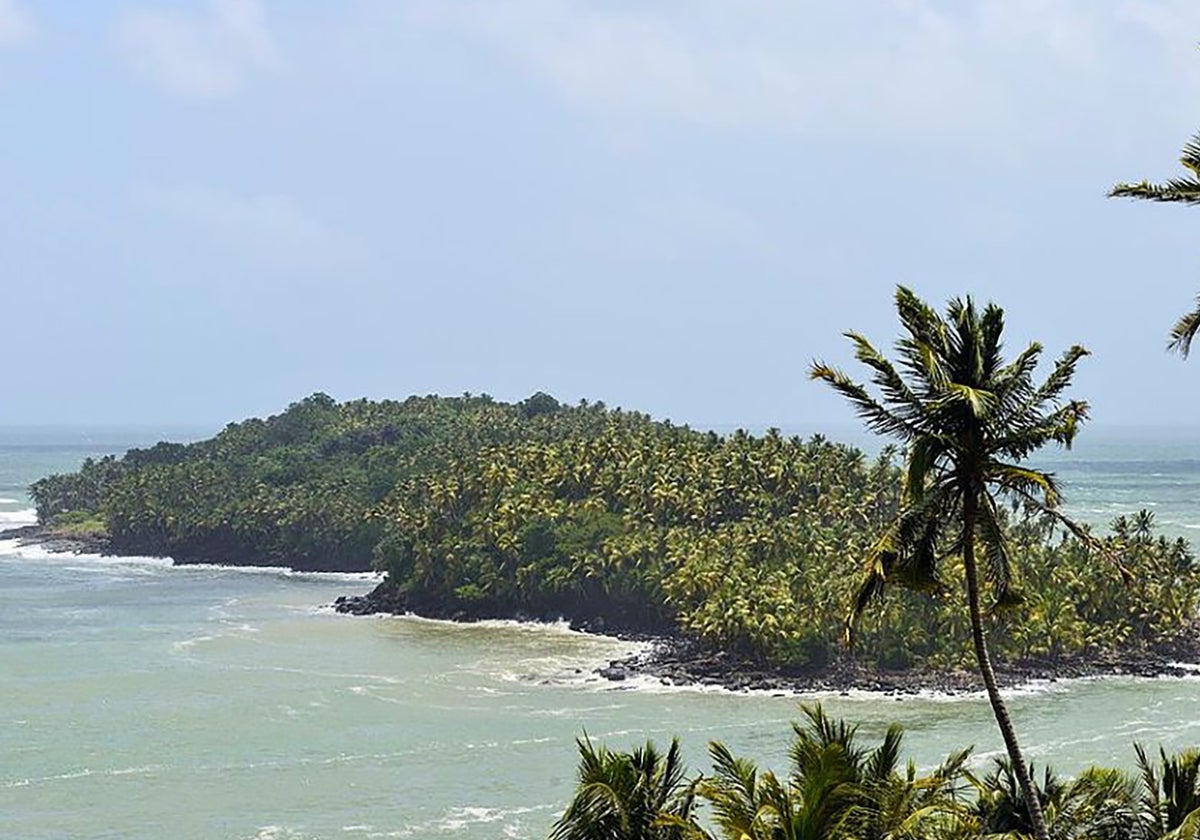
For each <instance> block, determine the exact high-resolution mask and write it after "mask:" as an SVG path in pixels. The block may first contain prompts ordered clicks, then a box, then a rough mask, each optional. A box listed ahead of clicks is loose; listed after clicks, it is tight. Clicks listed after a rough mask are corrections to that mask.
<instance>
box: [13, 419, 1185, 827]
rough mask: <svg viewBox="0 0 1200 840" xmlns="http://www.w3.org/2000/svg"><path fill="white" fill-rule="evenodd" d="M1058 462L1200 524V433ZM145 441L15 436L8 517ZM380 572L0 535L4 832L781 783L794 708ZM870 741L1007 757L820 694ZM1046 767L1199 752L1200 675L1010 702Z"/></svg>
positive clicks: (407, 812) (525, 820)
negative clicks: (576, 787)
mask: <svg viewBox="0 0 1200 840" xmlns="http://www.w3.org/2000/svg"><path fill="white" fill-rule="evenodd" d="M1089 434H1091V435H1092V438H1091V440H1088V441H1086V442H1084V443H1082V444H1081V446H1080V447H1079V448H1078V449H1077V450H1076V451H1075V452H1074V453H1070V454H1066V455H1061V454H1055V455H1054V456H1053V457H1052V458H1048V459H1046V460H1045V462H1044V464H1043V465H1044V466H1046V467H1049V468H1051V469H1054V470H1055V471H1056V472H1057V473H1058V475H1059V477H1060V478H1061V479H1062V480H1063V481H1064V482H1065V484H1066V488H1067V491H1068V495H1069V501H1070V505H1069V507H1070V509H1071V510H1072V512H1073V513H1075V514H1076V515H1079V516H1081V517H1084V518H1087V519H1090V520H1092V521H1095V522H1097V523H1104V522H1107V521H1108V520H1109V519H1111V518H1112V517H1113V516H1115V515H1117V514H1119V513H1128V512H1133V511H1136V510H1137V509H1139V508H1142V507H1145V508H1148V509H1150V510H1152V511H1154V513H1155V515H1156V517H1157V520H1158V522H1159V523H1160V524H1161V525H1162V526H1163V528H1164V530H1165V531H1166V532H1167V533H1169V534H1171V535H1172V536H1176V535H1179V536H1186V537H1190V536H1192V535H1193V534H1195V533H1196V532H1197V531H1200V433H1192V434H1190V435H1189V434H1183V433H1178V432H1171V433H1168V432H1161V431H1160V432H1151V431H1148V430H1142V431H1137V432H1134V431H1131V432H1125V433H1121V434H1115V433H1113V434H1109V435H1102V434H1101V433H1099V432H1097V433H1094V434H1093V433H1092V432H1090V431H1089ZM155 439H157V436H156V435H151V434H150V433H148V432H144V431H137V432H127V433H124V434H117V433H111V432H110V433H107V434H106V435H103V436H97V435H84V434H83V433H79V432H69V431H57V432H54V431H49V432H47V431H43V432H38V433H34V432H11V431H10V432H6V433H0V525H5V526H7V525H10V524H20V523H23V522H28V521H30V519H31V512H30V511H29V501H28V498H27V496H26V495H25V488H26V486H27V485H28V483H29V482H30V481H32V480H34V479H36V478H37V477H40V476H41V475H43V474H45V473H47V472H52V471H61V470H65V469H72V468H74V467H75V466H76V465H77V464H78V463H79V462H80V461H81V460H82V459H83V458H84V457H85V456H87V455H97V454H104V453H107V452H120V451H123V450H124V449H125V448H126V447H128V446H131V445H144V444H146V443H151V442H153V441H154V440H155ZM372 584H373V579H371V578H368V577H355V576H334V575H297V574H291V573H287V572H281V571H271V570H255V571H243V570H236V569H222V568H216V567H213V568H203V567H199V568H198V567H186V568H180V569H175V568H172V567H171V566H170V564H169V561H163V560H153V559H144V560H136V559H134V560H116V559H112V558H97V557H73V556H53V555H47V554H45V553H44V552H41V551H38V550H31V549H18V548H17V547H16V546H15V545H14V544H13V543H11V542H7V543H3V542H0V600H2V603H0V837H13V838H26V839H27V840H34V839H35V838H55V839H56V840H58V839H59V838H101V837H103V838H122V840H125V839H126V838H129V839H130V840H132V839H133V838H145V840H160V838H167V837H170V838H173V840H185V839H186V840H191V838H196V839H197V840H199V839H200V838H204V840H208V839H209V838H264V839H265V838H276V839H278V840H282V839H283V838H296V839H297V840H298V838H343V839H344V840H359V838H372V837H416V838H425V837H432V838H455V839H456V840H457V838H464V839H465V838H519V837H533V838H537V837H544V836H545V834H546V830H547V828H548V826H549V825H550V823H551V822H552V821H553V819H554V816H555V814H556V813H557V812H558V811H559V810H560V809H561V807H562V805H563V803H564V802H565V800H566V798H567V797H568V795H569V793H570V790H571V786H572V774H573V771H574V763H575V755H574V745H573V741H574V739H575V738H576V736H578V735H579V734H580V733H581V732H583V731H584V730H586V731H587V732H588V734H589V735H591V736H592V737H593V738H596V739H599V740H603V741H604V742H606V743H608V744H610V745H613V746H621V747H624V746H628V745H632V744H634V743H635V742H638V741H639V740H641V739H644V738H645V737H646V736H651V737H654V738H655V739H657V740H659V741H662V742H666V741H668V740H669V738H670V736H671V735H672V734H678V735H680V736H682V737H683V739H684V742H685V746H686V747H687V749H688V755H689V759H690V761H691V764H692V765H693V766H694V767H705V766H706V762H705V760H704V745H705V744H706V742H707V741H709V740H711V739H721V740H724V741H725V742H726V743H728V744H730V745H731V746H733V747H734V748H735V749H736V750H737V751H740V752H744V753H748V754H751V755H754V756H757V757H759V758H760V759H762V760H763V761H765V762H768V763H771V764H774V765H776V766H781V765H782V762H783V755H784V751H785V748H786V744H787V733H788V722H789V721H790V720H791V719H793V718H795V717H796V714H797V704H798V702H799V698H796V697H771V696H762V695H733V694H729V693H725V692H718V691H701V690H690V689H689V690H680V689H672V690H666V689H662V688H659V687H656V686H652V685H649V684H633V685H629V684H613V683H607V682H600V681H598V680H596V679H595V678H593V677H591V676H590V669H591V668H593V667H594V666H595V665H596V664H597V663H598V662H601V661H603V660H606V659H608V658H611V657H613V656H616V655H620V654H623V653H625V652H627V651H629V650H630V649H631V648H630V646H629V645H627V644H623V643H620V642H613V641H610V640H606V639H600V638H593V637H587V636H583V635H579V634H575V633H570V632H568V631H566V630H563V629H561V628H555V627H522V626H516V625H512V624H505V623H492V624H482V625H474V626H461V627H460V626H452V625H448V624H445V623H441V622H431V621H423V620H419V619H406V618H366V619H355V618H346V617H342V616H338V615H335V614H333V613H332V612H331V611H330V610H328V609H327V608H326V606H325V605H327V604H329V603H330V602H331V601H332V600H333V599H334V598H335V597H336V596H337V595H339V594H345V593H357V592H365V591H366V590H368V589H369V588H370V587H371V586H372ZM823 699H824V700H825V702H826V704H827V706H829V707H830V708H831V709H832V710H833V711H834V712H835V713H838V714H845V715H847V716H849V717H852V718H853V719H855V720H858V721H861V722H862V724H863V728H864V731H865V732H866V733H868V734H876V733H878V732H881V731H882V729H883V727H884V726H885V725H886V724H887V723H888V722H890V721H897V720H898V721H901V722H903V723H904V724H906V725H907V727H908V732H909V735H908V747H909V750H910V752H911V753H912V754H913V755H915V756H916V758H917V759H918V761H920V762H922V763H933V762H935V761H936V760H938V759H939V758H940V757H941V756H943V755H944V754H945V753H946V752H948V751H949V750H951V749H952V748H955V747H958V746H960V745H963V744H970V743H974V744H975V745H976V748H977V751H978V754H979V755H980V756H987V755H989V754H991V753H993V752H994V751H996V750H998V749H999V748H1000V743H999V739H998V738H997V737H996V735H995V734H994V726H993V723H992V719H991V715H990V712H989V710H988V707H987V705H986V703H985V702H983V701H982V700H980V699H971V698H966V699H964V698H955V699H946V698H935V697H930V698H907V699H903V700H895V699H890V698H878V697H871V696H868V695H861V696H849V697H827V698H823ZM1012 703H1013V712H1014V716H1015V718H1016V720H1017V723H1018V727H1019V729H1020V731H1021V733H1022V735H1023V738H1024V741H1025V742H1026V744H1027V745H1028V746H1029V748H1030V752H1031V753H1032V754H1033V755H1034V760H1035V761H1036V762H1037V763H1039V764H1040V763H1043V762H1045V761H1046V760H1050V761H1052V762H1053V763H1054V764H1055V766H1056V767H1058V768H1060V769H1061V770H1062V771H1064V772H1067V773H1070V772H1074V771H1075V770H1076V769H1078V768H1079V767H1080V766H1081V765H1083V764H1085V763H1087V762H1106V763H1113V764H1126V765H1127V764H1129V763H1130V762H1131V758H1132V751H1131V749H1130V743H1131V742H1132V741H1133V740H1135V739H1136V740H1140V741H1143V742H1146V743H1150V744H1154V743H1159V742H1161V743H1163V744H1164V745H1166V746H1167V747H1168V748H1174V747H1182V746H1184V745H1197V744H1200V680H1190V679H1188V680H1128V679H1106V680H1094V681H1076V682H1059V683H1055V684H1052V685H1042V686H1033V687H1031V688H1029V689H1027V690H1022V691H1019V692H1015V693H1014V696H1013V700H1012Z"/></svg>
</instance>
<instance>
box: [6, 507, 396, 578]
mask: <svg viewBox="0 0 1200 840" xmlns="http://www.w3.org/2000/svg"><path fill="white" fill-rule="evenodd" d="M31 513H32V511H31ZM4 516H5V514H4V513H3V512H0V523H4V522H5V520H4ZM36 521H37V519H36V516H35V517H33V519H32V521H31V522H30V523H29V524H33V522H36ZM0 555H3V556H7V557H16V558H19V559H21V560H35V561H38V562H40V563H52V564H54V565H59V566H67V567H70V568H73V569H76V570H79V571H90V570H89V569H88V568H87V567H88V566H90V567H92V569H91V570H103V569H106V568H129V567H140V568H144V569H170V570H171V572H172V574H186V573H188V572H197V573H204V574H212V573H213V572H219V573H232V574H250V575H271V576H272V577H287V578H297V579H301V580H306V579H307V580H322V581H344V582H348V583H378V582H379V581H381V580H382V579H383V575H382V573H380V572H302V571H296V570H295V569H290V568H288V567H287V566H233V565H224V564H221V563H176V562H175V561H174V560H172V559H171V558H170V557H148V556H141V555H112V554H93V553H88V552H80V553H78V554H76V553H75V552H70V551H51V550H49V549H48V548H46V547H45V546H43V545H40V544H38V543H29V544H25V545H22V544H21V540H15V539H14V540H0Z"/></svg>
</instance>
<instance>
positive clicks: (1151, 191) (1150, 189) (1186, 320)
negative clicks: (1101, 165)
mask: <svg viewBox="0 0 1200 840" xmlns="http://www.w3.org/2000/svg"><path fill="white" fill-rule="evenodd" d="M1179 162H1180V163H1181V164H1183V167H1184V168H1185V169H1187V170H1188V174H1187V175H1185V176H1184V177H1182V178H1172V179H1170V180H1169V181H1167V182H1166V183H1165V184H1151V183H1150V182H1149V181H1140V182H1139V183H1136V184H1117V185H1116V186H1115V187H1113V188H1112V189H1111V190H1109V192H1108V197H1109V198H1140V199H1144V200H1146V201H1163V202H1168V203H1171V204H1200V134H1195V135H1193V136H1192V139H1191V140H1189V141H1188V142H1187V145H1186V146H1184V147H1183V153H1182V155H1181V156H1180V158H1179ZM1197 333H1200V297H1197V298H1196V308H1195V309H1193V310H1192V311H1191V312H1188V313H1187V314H1186V315H1184V316H1183V317H1181V318H1180V319H1179V320H1178V321H1176V322H1175V326H1174V327H1173V328H1172V329H1171V341H1170V343H1169V344H1168V345H1167V346H1168V348H1170V349H1171V350H1177V351H1178V352H1179V353H1180V355H1182V356H1183V357H1184V358H1185V359H1186V358H1187V355H1188V352H1189V351H1190V350H1191V349H1192V341H1193V340H1194V339H1195V338H1196V335H1197Z"/></svg>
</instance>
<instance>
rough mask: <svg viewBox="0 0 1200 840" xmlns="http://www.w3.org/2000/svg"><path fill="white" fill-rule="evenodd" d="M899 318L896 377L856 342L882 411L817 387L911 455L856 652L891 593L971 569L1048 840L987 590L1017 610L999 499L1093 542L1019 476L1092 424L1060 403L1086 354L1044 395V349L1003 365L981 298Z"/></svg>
mask: <svg viewBox="0 0 1200 840" xmlns="http://www.w3.org/2000/svg"><path fill="white" fill-rule="evenodd" d="M896 309H897V312H898V313H899V316H900V322H901V324H902V325H903V327H904V329H905V330H906V331H907V333H908V335H907V336H906V337H905V338H902V339H901V340H900V341H898V342H897V344H896V350H897V353H898V355H899V358H900V363H899V367H897V366H896V365H894V364H893V363H892V362H891V361H889V360H888V359H887V358H885V357H884V356H883V354H882V353H880V352H879V351H878V350H876V349H875V348H874V347H873V346H872V345H871V343H870V342H869V341H868V340H867V339H866V338H864V337H863V336H861V335H859V334H857V333H853V332H851V333H847V334H846V335H847V337H848V338H849V339H850V340H851V341H852V342H853V343H854V346H855V355H856V357H857V359H858V360H859V361H860V362H862V363H863V364H865V365H867V367H869V368H870V369H871V370H872V371H873V375H872V381H873V382H874V383H875V385H876V386H877V388H878V389H879V392H880V393H881V394H882V399H877V398H876V397H875V396H873V395H872V393H871V392H869V391H868V390H867V388H865V387H864V386H862V385H860V384H858V383H856V382H854V381H852V380H851V379H850V378H849V377H848V376H846V374H844V373H842V372H841V371H839V370H837V369H835V368H832V367H830V366H828V365H825V364H822V363H814V364H813V366H812V369H811V376H812V378H814V379H820V380H823V381H825V382H827V383H829V384H830V385H831V386H832V387H833V388H834V389H835V390H836V391H838V392H839V393H840V394H842V395H843V396H845V397H846V398H847V399H848V400H850V402H851V403H852V404H853V405H854V407H855V409H856V410H857V412H858V414H859V416H860V417H861V418H862V419H863V421H864V422H865V423H866V425H867V427H868V428H870V429H871V430H872V431H874V432H877V433H880V434H885V435H889V436H892V437H896V438H899V439H900V440H901V441H903V442H904V443H905V444H907V446H908V450H907V454H906V476H905V481H904V488H903V489H904V492H903V500H902V503H901V507H900V510H899V512H898V514H897V516H896V518H895V519H894V520H893V522H892V524H891V525H890V526H889V527H888V529H887V530H886V531H885V533H884V535H883V536H882V537H881V538H880V539H879V541H878V542H877V543H876V544H875V545H874V546H873V547H872V548H871V550H870V551H869V552H868V556H867V558H866V565H865V575H864V578H863V581H862V584H861V585H860V587H859V589H858V593H857V595H856V597H855V599H854V603H853V606H852V608H851V611H850V615H849V617H848V618H847V621H846V640H847V642H851V641H852V638H853V630H854V627H855V626H856V624H857V622H858V619H859V617H860V616H861V615H862V614H863V612H864V611H865V610H866V608H867V607H868V606H869V604H870V603H871V602H872V601H874V600H876V599H877V598H879V597H881V596H882V595H883V592H884V589H885V587H886V586H887V585H888V584H898V585H901V586H909V587H915V588H936V587H938V586H940V582H939V577H938V571H939V569H940V568H941V567H942V566H943V565H945V562H946V560H947V558H948V557H950V556H955V555H957V556H960V557H961V559H962V564H963V572H964V578H965V586H966V594H967V605H968V611H969V616H970V624H971V639H972V642H973V645H974V649H975V657H976V660H977V662H978V666H979V672H980V675H981V676H982V678H983V682H984V686H985V687H986V689H987V695H988V700H989V701H990V702H991V705H992V711H993V713H994V714H995V717H996V723H997V724H998V725H999V727H1000V732H1001V735H1002V736H1003V738H1004V744H1005V747H1006V748H1007V750H1008V755H1009V759H1010V761H1011V762H1012V767H1013V771H1014V772H1015V774H1016V777H1017V781H1018V783H1019V785H1020V788H1021V790H1022V792H1023V794H1024V798H1025V801H1026V803H1027V805H1028V809H1029V816H1030V822H1031V825H1032V827H1033V830H1034V834H1035V835H1036V836H1037V837H1038V838H1039V840H1047V838H1048V834H1047V829H1046V822H1045V819H1044V817H1043V814H1042V809H1041V806H1040V803H1039V801H1038V798H1037V796H1036V795H1035V793H1034V787H1033V783H1032V781H1031V780H1030V777H1029V770H1028V768H1027V766H1026V764H1025V759H1024V757H1023V755H1022V753H1021V748H1020V745H1019V743H1018V741H1017V735H1016V731H1015V729H1014V728H1013V724H1012V721H1011V719H1010V717H1009V714H1008V708H1007V707H1006V706H1005V704H1004V700H1003V698H1002V697H1001V696H1000V689H999V686H998V685H997V682H996V675H995V672H994V670H993V668H992V661H991V655H990V653H989V651H988V645H987V640H986V637H985V633H984V614H983V606H982V603H981V583H982V582H984V581H986V582H987V583H988V584H990V586H991V592H992V596H993V602H994V604H995V605H996V606H1001V605H1005V604H1008V603H1011V602H1012V601H1013V600H1014V598H1013V595H1012V593H1011V592H1010V590H1009V583H1010V580H1011V577H1012V572H1011V568H1010V560H1011V558H1010V556H1009V553H1008V548H1007V545H1006V542H1005V537H1004V526H1003V523H1002V518H1001V513H1000V509H999V506H998V504H997V499H998V497H1000V496H1007V497H1011V498H1013V499H1015V500H1017V501H1019V502H1021V503H1023V504H1025V505H1028V506H1029V507H1031V508H1033V509H1036V510H1040V511H1044V512H1045V513H1047V514H1049V515H1050V516H1053V517H1055V518H1057V520H1058V521H1059V522H1061V523H1062V524H1064V525H1065V526H1066V527H1067V528H1068V529H1070V530H1071V531H1072V532H1073V533H1075V534H1077V535H1079V536H1081V537H1083V538H1085V539H1090V538H1088V537H1087V533H1086V531H1084V530H1083V529H1082V528H1081V527H1080V526H1079V525H1077V524H1076V523H1074V522H1073V521H1071V520H1069V519H1067V518H1066V517H1064V516H1062V514H1061V513H1059V512H1058V511H1057V510H1056V507H1057V505H1058V502H1059V491H1058V487H1057V486H1056V484H1055V481H1054V478H1053V476H1051V475H1050V474H1048V473H1044V472H1040V471H1038V470H1034V469H1030V468H1028V467H1024V466H1021V464H1020V462H1021V461H1022V460H1023V459H1024V458H1025V457H1026V456H1028V455H1029V454H1030V453H1031V452H1034V451H1035V450H1037V449H1038V448H1040V447H1042V446H1044V445H1045V444H1047V443H1050V442H1055V443H1058V444H1060V445H1064V446H1069V445H1070V444H1071V442H1072V440H1073V439H1074V437H1075V432H1076V430H1077V428H1078V427H1079V424H1080V423H1082V422H1083V421H1084V420H1085V419H1086V417H1087V405H1086V404H1085V403H1082V402H1078V401H1074V400H1072V401H1070V402H1066V403H1065V404H1064V403H1063V402H1062V399H1061V398H1062V394H1063V392H1064V391H1065V390H1066V389H1067V388H1068V387H1069V386H1070V384H1071V378H1072V376H1073V375H1074V372H1075V365H1076V363H1077V362H1078V361H1079V360H1080V359H1081V358H1082V357H1083V356H1085V355H1086V354H1087V351H1086V350H1084V349H1083V348H1082V347H1079V346H1075V347H1072V348H1070V349H1069V350H1067V351H1066V353H1064V354H1063V356H1062V357H1061V358H1060V359H1059V361H1058V363H1057V364H1056V365H1055V367H1054V370H1053V371H1052V372H1051V373H1050V375H1049V376H1048V377H1047V378H1046V380H1045V381H1044V382H1042V383H1041V384H1040V385H1038V384H1035V382H1034V380H1033V373H1034V370H1035V368H1036V367H1037V364H1038V359H1039V357H1040V355H1041V352H1042V347H1041V345H1039V344H1037V343H1033V344H1030V345H1029V347H1027V348H1026V349H1025V350H1024V351H1022V352H1021V353H1020V354H1018V355H1017V356H1016V357H1015V358H1013V359H1012V360H1011V361H1008V362H1005V360H1004V359H1003V358H1002V357H1001V352H1000V351H1001V344H1000V340H1001V334H1002V332H1003V329H1004V313H1003V310H1001V309H1000V307H998V306H996V305H995V304H990V303H989V304H988V305H987V306H986V307H985V308H984V310H983V312H982V313H980V312H978V311H977V310H976V308H975V304H974V303H973V302H972V301H971V299H970V298H967V300H966V302H965V303H964V302H963V301H962V300H961V299H956V300H953V301H951V302H950V304H949V306H948V308H947V312H946V317H945V318H942V317H941V316H940V315H939V314H938V313H937V312H936V311H934V310H933V309H932V308H930V307H929V306H928V305H927V304H925V303H924V302H922V301H921V300H920V299H918V298H917V296H916V295H915V294H913V293H912V292H911V291H910V290H909V289H906V288H904V287H903V286H901V287H899V288H898V289H897V290H896ZM977 546H978V547H979V548H980V549H981V550H982V555H983V557H982V560H983V564H982V569H981V568H980V561H979V558H977V557H976V547H977ZM981 579H982V580H981Z"/></svg>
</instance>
